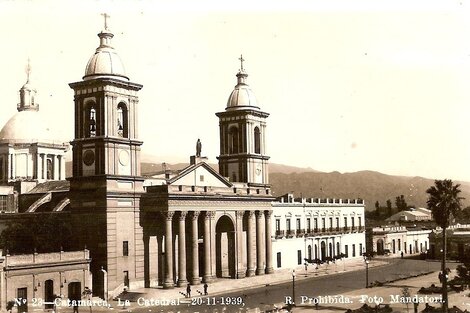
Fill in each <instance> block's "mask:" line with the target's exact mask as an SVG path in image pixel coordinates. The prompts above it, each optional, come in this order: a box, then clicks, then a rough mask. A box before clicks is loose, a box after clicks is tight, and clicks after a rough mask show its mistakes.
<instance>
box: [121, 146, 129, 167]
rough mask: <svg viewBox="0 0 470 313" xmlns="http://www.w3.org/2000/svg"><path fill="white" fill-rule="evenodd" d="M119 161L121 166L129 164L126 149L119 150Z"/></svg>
mask: <svg viewBox="0 0 470 313" xmlns="http://www.w3.org/2000/svg"><path fill="white" fill-rule="evenodd" d="M119 163H121V165H122V166H126V165H127V164H129V152H127V151H126V150H121V151H119Z"/></svg>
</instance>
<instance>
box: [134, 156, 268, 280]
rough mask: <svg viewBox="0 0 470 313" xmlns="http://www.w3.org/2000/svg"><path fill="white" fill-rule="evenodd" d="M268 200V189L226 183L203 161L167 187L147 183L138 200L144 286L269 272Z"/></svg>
mask: <svg viewBox="0 0 470 313" xmlns="http://www.w3.org/2000/svg"><path fill="white" fill-rule="evenodd" d="M194 177H197V178H198V179H197V182H196V183H195V180H194ZM201 180H202V181H201ZM188 181H192V184H189V185H188V184H186V183H187V182H188ZM194 183H195V185H194ZM272 199H273V197H272V196H271V195H270V190H269V189H268V188H250V187H247V186H246V185H243V184H235V183H231V182H229V181H228V180H227V179H225V178H224V177H222V176H221V175H219V174H218V173H217V172H215V171H214V170H213V169H212V168H211V167H210V166H209V165H207V164H206V163H205V162H200V163H194V164H191V165H190V166H189V167H188V168H186V169H185V170H183V171H182V172H181V173H180V174H179V175H178V176H176V177H174V178H171V179H169V181H168V184H167V185H159V186H149V187H147V192H146V193H145V194H144V195H143V197H142V199H141V201H142V202H141V204H142V207H141V208H142V209H141V210H142V217H141V226H142V228H143V232H144V264H145V265H144V269H145V271H144V274H145V275H144V276H145V286H146V287H150V286H151V285H162V286H163V287H164V288H173V287H174V286H175V285H177V286H184V285H186V284H188V283H190V284H192V285H197V284H199V283H201V282H203V283H205V282H211V281H212V280H213V279H214V278H216V277H220V278H236V279H238V278H244V277H247V276H254V275H264V274H269V273H272V272H273V264H272V247H271V242H272V234H271V228H272V227H271V219H270V217H271V203H270V201H272ZM152 237H155V239H156V240H153V241H151V240H150V238H152ZM150 242H154V245H156V246H157V247H155V246H153V247H152V246H151V245H150ZM151 250H154V251H157V254H156V256H155V254H154V253H151ZM151 255H153V256H154V257H153V259H152V258H151V257H150V256H151ZM151 268H153V269H154V271H153V272H151V270H150V269H151ZM151 280H153V282H152V281H151Z"/></svg>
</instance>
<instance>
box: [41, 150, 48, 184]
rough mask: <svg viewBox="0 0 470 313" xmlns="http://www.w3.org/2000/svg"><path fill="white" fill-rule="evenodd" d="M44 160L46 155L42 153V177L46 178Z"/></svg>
mask: <svg viewBox="0 0 470 313" xmlns="http://www.w3.org/2000/svg"><path fill="white" fill-rule="evenodd" d="M46 160H47V155H46V154H45V153H43V154H42V179H46V178H47V174H46V172H47V164H46Z"/></svg>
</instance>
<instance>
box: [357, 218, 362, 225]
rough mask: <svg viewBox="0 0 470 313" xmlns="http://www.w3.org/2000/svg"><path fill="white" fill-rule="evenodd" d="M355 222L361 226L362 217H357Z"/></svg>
mask: <svg viewBox="0 0 470 313" xmlns="http://www.w3.org/2000/svg"><path fill="white" fill-rule="evenodd" d="M357 222H358V225H357V226H359V227H361V226H362V219H361V217H360V216H358V217H357Z"/></svg>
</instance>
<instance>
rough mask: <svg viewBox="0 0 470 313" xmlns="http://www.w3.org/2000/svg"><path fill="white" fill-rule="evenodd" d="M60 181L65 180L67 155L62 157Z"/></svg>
mask: <svg viewBox="0 0 470 313" xmlns="http://www.w3.org/2000/svg"><path fill="white" fill-rule="evenodd" d="M60 179H65V155H61V156H60Z"/></svg>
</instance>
